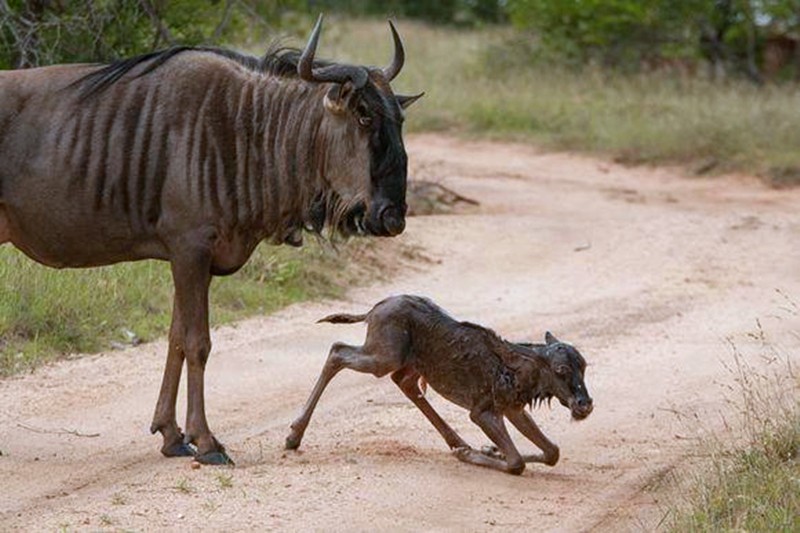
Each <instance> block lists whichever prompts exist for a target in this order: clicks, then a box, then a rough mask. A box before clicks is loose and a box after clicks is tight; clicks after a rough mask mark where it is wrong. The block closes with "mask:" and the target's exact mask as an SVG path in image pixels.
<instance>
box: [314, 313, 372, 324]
mask: <svg viewBox="0 0 800 533" xmlns="http://www.w3.org/2000/svg"><path fill="white" fill-rule="evenodd" d="M366 318H367V313H364V314H363V315H348V314H346V313H338V314H335V315H328V316H326V317H325V318H320V319H319V320H317V323H320V322H330V323H331V324H355V323H356V322H363V321H364V320H366Z"/></svg>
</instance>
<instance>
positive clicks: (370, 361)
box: [286, 342, 398, 450]
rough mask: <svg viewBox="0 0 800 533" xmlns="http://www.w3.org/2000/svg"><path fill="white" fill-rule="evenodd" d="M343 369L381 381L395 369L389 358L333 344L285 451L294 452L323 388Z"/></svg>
mask: <svg viewBox="0 0 800 533" xmlns="http://www.w3.org/2000/svg"><path fill="white" fill-rule="evenodd" d="M344 368H349V369H351V370H355V371H356V372H364V373H367V374H374V375H375V376H377V377H381V376H385V375H386V374H388V373H389V372H392V371H394V370H397V368H398V365H397V363H396V361H395V360H394V359H393V358H392V357H385V356H384V357H382V356H379V355H372V354H370V353H367V352H365V351H364V349H363V348H359V347H356V346H350V345H348V344H343V343H341V342H337V343H334V345H333V346H331V351H330V353H329V354H328V359H327V360H326V361H325V366H324V367H323V368H322V373H321V374H320V376H319V379H317V384H316V385H314V390H313V391H311V396H309V398H308V401H307V402H306V404H305V406H304V407H303V411H302V412H301V413H300V416H298V417H297V419H296V420H295V421H294V422H292V425H291V430H290V432H289V436H287V437H286V449H287V450H295V449H297V448H298V447H299V446H300V441H302V440H303V434H304V433H305V432H306V428H307V427H308V423H309V422H310V421H311V415H312V414H313V413H314V408H315V407H316V406H317V402H319V399H320V397H321V396H322V393H323V392H324V391H325V387H327V386H328V383H330V381H331V380H332V379H333V378H334V376H336V374H338V373H339V371H340V370H342V369H344Z"/></svg>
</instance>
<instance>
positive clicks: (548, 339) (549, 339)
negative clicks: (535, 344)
mask: <svg viewBox="0 0 800 533" xmlns="http://www.w3.org/2000/svg"><path fill="white" fill-rule="evenodd" d="M544 342H545V344H555V343H557V342H559V340H558V339H556V338H555V336H554V335H553V334H552V333H550V332H549V331H548V332H547V333H545V334H544Z"/></svg>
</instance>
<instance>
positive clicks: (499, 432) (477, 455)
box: [455, 410, 525, 475]
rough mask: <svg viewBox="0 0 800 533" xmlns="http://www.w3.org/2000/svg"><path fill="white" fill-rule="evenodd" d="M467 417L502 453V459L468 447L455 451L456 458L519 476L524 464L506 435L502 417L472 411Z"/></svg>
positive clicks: (491, 413) (486, 412)
mask: <svg viewBox="0 0 800 533" xmlns="http://www.w3.org/2000/svg"><path fill="white" fill-rule="evenodd" d="M469 417H470V420H472V421H473V422H475V423H476V424H477V425H478V427H480V428H481V429H482V430H483V432H484V433H486V436H487V437H489V438H490V439H491V440H492V442H494V443H495V444H496V445H497V447H498V448H499V449H500V451H501V452H502V453H503V458H499V457H493V456H491V455H488V454H485V453H483V452H480V451H478V450H474V449H472V448H469V447H467V448H458V449H456V450H455V454H456V457H458V459H459V460H460V461H464V462H465V463H471V464H474V465H478V466H485V467H488V468H493V469H495V470H500V471H502V472H507V473H509V474H514V475H519V474H521V473H522V472H523V471H524V470H525V462H524V461H523V460H522V456H521V455H520V454H519V451H517V448H516V446H514V442H513V441H512V440H511V436H510V435H509V434H508V430H507V429H506V425H505V423H504V422H503V417H502V415H500V414H498V413H495V412H493V411H489V410H474V411H472V412H471V413H470V414H469Z"/></svg>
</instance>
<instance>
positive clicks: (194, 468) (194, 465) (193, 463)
mask: <svg viewBox="0 0 800 533" xmlns="http://www.w3.org/2000/svg"><path fill="white" fill-rule="evenodd" d="M189 466H191V467H192V470H198V469H199V468H200V466H201V465H200V463H199V462H197V461H192V462H191V463H189Z"/></svg>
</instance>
